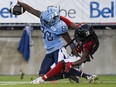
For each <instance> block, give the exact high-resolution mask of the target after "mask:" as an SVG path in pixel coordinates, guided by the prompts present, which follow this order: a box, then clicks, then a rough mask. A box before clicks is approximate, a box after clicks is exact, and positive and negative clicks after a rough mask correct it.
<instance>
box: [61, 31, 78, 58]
mask: <svg viewBox="0 0 116 87" xmlns="http://www.w3.org/2000/svg"><path fill="white" fill-rule="evenodd" d="M61 36H62V37H63V39H64V40H65V41H66V42H67V43H70V42H71V41H72V39H71V37H70V35H69V33H68V32H66V33H63V34H62V35H61ZM70 47H71V50H72V51H73V53H74V54H75V55H76V56H77V55H78V52H77V49H76V46H75V44H74V43H73V42H72V43H71V44H70Z"/></svg>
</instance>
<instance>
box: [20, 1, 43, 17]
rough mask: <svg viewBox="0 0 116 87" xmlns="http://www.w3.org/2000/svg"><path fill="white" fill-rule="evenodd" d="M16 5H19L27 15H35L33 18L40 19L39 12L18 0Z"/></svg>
mask: <svg viewBox="0 0 116 87" xmlns="http://www.w3.org/2000/svg"><path fill="white" fill-rule="evenodd" d="M18 4H19V5H21V6H22V7H23V8H24V9H25V10H26V11H28V12H29V13H31V14H33V15H35V16H37V17H39V18H40V15H41V11H39V10H36V9H34V8H32V7H31V6H29V5H27V4H25V3H22V2H20V1H19V0H18Z"/></svg>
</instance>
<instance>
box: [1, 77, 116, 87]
mask: <svg viewBox="0 0 116 87" xmlns="http://www.w3.org/2000/svg"><path fill="white" fill-rule="evenodd" d="M36 77H37V76H25V77H24V79H22V80H21V79H20V76H0V87H77V86H78V87H116V75H103V76H98V78H99V80H97V81H95V83H91V84H89V83H88V81H87V80H85V79H82V78H81V79H80V83H70V82H69V80H68V79H62V80H58V81H55V82H46V83H41V84H30V82H31V80H32V79H35V78H36Z"/></svg>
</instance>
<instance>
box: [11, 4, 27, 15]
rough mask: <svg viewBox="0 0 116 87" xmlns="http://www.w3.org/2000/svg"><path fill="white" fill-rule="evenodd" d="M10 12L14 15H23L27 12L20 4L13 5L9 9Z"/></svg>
mask: <svg viewBox="0 0 116 87" xmlns="http://www.w3.org/2000/svg"><path fill="white" fill-rule="evenodd" d="M9 11H10V13H12V14H14V15H21V14H23V13H24V12H25V9H24V8H23V7H22V6H20V5H19V4H16V5H15V6H13V7H11V8H10V9H9Z"/></svg>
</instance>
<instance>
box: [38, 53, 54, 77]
mask: <svg viewBox="0 0 116 87" xmlns="http://www.w3.org/2000/svg"><path fill="white" fill-rule="evenodd" d="M53 63H54V59H53V57H52V53H51V54H46V55H45V58H44V59H43V61H42V64H41V67H40V71H39V75H40V76H42V75H44V74H46V73H47V72H48V71H49V70H50V66H51V65H52V64H53Z"/></svg>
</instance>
